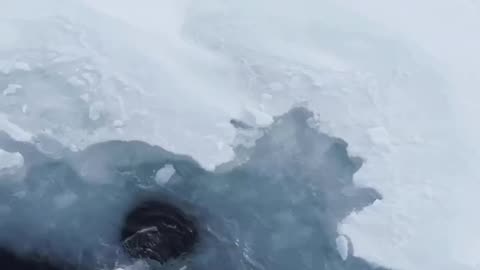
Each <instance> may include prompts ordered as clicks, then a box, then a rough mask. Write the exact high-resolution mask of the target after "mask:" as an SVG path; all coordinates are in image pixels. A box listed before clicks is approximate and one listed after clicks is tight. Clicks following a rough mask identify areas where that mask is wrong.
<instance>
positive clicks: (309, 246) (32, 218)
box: [0, 108, 385, 270]
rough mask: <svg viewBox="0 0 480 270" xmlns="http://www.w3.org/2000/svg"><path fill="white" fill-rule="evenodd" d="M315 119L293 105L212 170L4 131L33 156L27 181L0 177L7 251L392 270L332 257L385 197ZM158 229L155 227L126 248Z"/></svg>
mask: <svg viewBox="0 0 480 270" xmlns="http://www.w3.org/2000/svg"><path fill="white" fill-rule="evenodd" d="M311 117H312V113H310V112H309V111H307V110H305V109H301V108H297V109H293V110H292V111H290V112H289V113H287V114H285V115H283V116H281V117H278V118H276V119H275V121H274V123H273V124H272V125H271V126H270V127H269V128H266V129H264V130H263V131H262V132H263V133H264V135H263V136H262V137H261V138H260V139H258V140H256V142H255V146H254V147H251V148H248V147H247V148H242V149H241V151H243V156H245V157H247V158H245V159H242V161H241V162H235V161H234V162H232V163H231V164H234V165H232V166H229V165H228V164H227V165H226V166H224V168H227V169H223V170H218V171H217V172H209V171H205V170H204V169H202V168H201V167H200V166H199V165H198V164H197V163H196V162H195V161H194V160H192V159H191V158H189V157H187V156H181V155H176V154H173V153H170V152H168V151H165V150H164V149H162V148H160V147H156V146H151V145H148V144H146V143H143V142H138V141H132V142H122V141H110V142H105V143H99V144H95V145H92V146H90V147H88V148H87V149H85V150H84V151H81V152H77V153H73V152H69V151H67V150H64V151H63V152H62V153H61V155H60V157H58V151H57V152H56V153H57V155H56V157H49V156H47V155H44V154H42V153H41V152H39V151H38V150H36V147H34V146H33V145H31V144H28V143H21V142H16V141H14V140H12V139H11V138H9V137H8V136H5V135H3V136H1V135H0V147H1V148H3V149H5V150H8V151H12V152H20V153H22V155H24V158H25V160H26V166H25V168H24V171H23V174H22V177H21V178H22V179H23V181H21V182H15V183H12V182H9V179H10V178H12V176H11V175H9V176H4V178H5V179H0V209H3V210H2V211H0V247H2V248H4V249H5V250H8V252H11V254H20V253H21V254H36V253H39V254H42V255H46V256H47V257H48V258H58V261H60V262H68V263H70V264H72V265H74V266H75V267H74V268H71V269H112V268H113V267H114V266H118V265H125V264H129V263H131V262H132V261H133V258H132V257H142V258H145V257H147V258H151V259H154V260H157V261H159V262H161V263H162V264H160V265H159V264H155V263H153V262H152V263H151V269H178V268H180V267H182V266H183V265H186V266H188V268H189V269H195V270H223V269H230V270H234V269H239V270H240V269H266V270H268V269H276V270H288V269H307V270H310V269H311V270H322V269H323V270H373V269H385V268H382V267H376V266H373V265H371V264H369V263H368V262H366V261H364V260H362V259H361V258H357V257H355V256H353V255H350V256H349V257H348V258H347V259H346V260H343V259H342V258H341V256H340V255H339V254H338V252H337V249H336V238H337V236H338V233H337V226H338V223H339V222H341V220H343V219H344V218H345V217H346V216H347V215H349V214H350V213H351V212H352V211H359V210H361V209H362V208H364V207H367V206H368V205H370V204H371V203H373V202H374V201H375V200H377V199H381V196H380V194H378V193H377V192H376V191H375V190H373V189H370V188H359V187H357V186H355V185H354V183H353V175H354V173H355V172H356V171H357V170H358V169H359V168H360V166H361V163H362V162H361V159H359V158H354V157H350V156H349V155H348V153H347V144H346V142H344V141H343V140H340V139H337V138H332V137H330V136H328V135H326V134H323V133H319V132H318V131H317V130H316V129H314V128H312V127H311V126H310V125H309V124H308V123H309V121H310V119H311ZM239 128H241V127H239ZM237 150H238V149H237ZM166 165H171V166H173V168H175V173H174V174H173V175H172V177H171V179H170V180H169V182H168V183H167V184H165V185H162V186H160V185H158V184H156V182H155V173H156V171H157V170H159V169H161V168H163V167H164V166H166ZM0 178H2V177H0ZM13 178H15V177H13ZM17 178H19V176H17ZM145 202H149V203H147V205H146V206H145V205H143V203H145ZM152 202H153V203H152ZM158 202H161V203H158ZM139 205H140V209H144V210H146V211H145V212H143V210H142V211H140V212H138V211H136V209H135V208H136V206H139ZM142 205H143V206H142ZM166 205H168V207H166ZM137 209H138V208H137ZM150 213H153V214H151V215H150ZM158 213H160V215H158ZM164 214H166V215H164ZM190 217H192V218H190ZM165 218H166V219H165ZM162 220H163V221H165V220H168V221H167V224H166V225H159V224H158V222H160V223H161V222H162ZM125 221H126V223H127V224H125V223H124V222H125ZM150 221H152V222H150ZM152 225H155V226H153V227H156V230H157V231H158V232H155V233H153V234H152V233H151V232H152V231H151V230H144V231H143V232H145V233H140V234H139V235H137V236H135V239H134V240H135V241H133V242H130V243H127V244H125V241H124V240H125V239H127V238H128V237H129V236H132V235H134V234H135V233H136V232H138V231H139V230H142V229H143V228H147V229H148V228H149V227H150V228H151V227H152ZM174 226H176V227H177V228H180V231H179V232H176V231H174V230H170V229H169V228H170V227H174ZM165 235H166V236H168V237H166V238H165V237H164V236H165ZM119 236H120V237H119ZM170 236H171V238H170ZM146 239H148V240H146ZM165 239H167V240H165ZM148 245H150V247H153V250H152V251H148V250H146V249H145V247H146V246H148ZM164 245H165V246H164ZM125 246H126V247H127V249H126V252H125V250H124V247H125ZM129 247H130V248H129ZM131 247H133V248H131ZM25 252H26V253H25ZM350 254H353V252H351V251H350ZM175 258H176V259H175ZM0 259H1V258H0ZM165 262H168V264H165ZM1 265H2V261H0V266H1ZM11 270H15V268H12V269H11Z"/></svg>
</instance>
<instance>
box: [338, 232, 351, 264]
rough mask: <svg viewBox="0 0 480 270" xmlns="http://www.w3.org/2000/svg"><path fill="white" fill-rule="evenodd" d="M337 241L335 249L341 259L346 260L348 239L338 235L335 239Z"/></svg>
mask: <svg viewBox="0 0 480 270" xmlns="http://www.w3.org/2000/svg"><path fill="white" fill-rule="evenodd" d="M336 243H337V251H338V253H339V254H340V257H342V260H344V261H345V260H346V259H347V257H348V253H349V251H348V239H347V237H345V236H344V235H339V236H338V237H337V240H336Z"/></svg>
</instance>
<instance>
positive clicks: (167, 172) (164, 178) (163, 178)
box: [155, 164, 175, 186]
mask: <svg viewBox="0 0 480 270" xmlns="http://www.w3.org/2000/svg"><path fill="white" fill-rule="evenodd" d="M174 174H175V168H174V167H173V166H172V165H171V164H167V165H165V166H163V167H162V168H161V169H160V170H158V171H157V173H156V174H155V182H156V183H157V184H158V185H162V186H163V185H165V184H166V183H168V181H170V179H171V178H172V176H173V175H174Z"/></svg>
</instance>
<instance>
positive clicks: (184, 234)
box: [121, 201, 198, 262]
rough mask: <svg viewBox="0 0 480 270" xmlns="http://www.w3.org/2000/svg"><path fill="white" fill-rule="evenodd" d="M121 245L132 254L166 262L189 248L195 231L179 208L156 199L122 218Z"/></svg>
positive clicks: (195, 236) (188, 218) (194, 236)
mask: <svg viewBox="0 0 480 270" xmlns="http://www.w3.org/2000/svg"><path fill="white" fill-rule="evenodd" d="M121 239H122V241H123V247H124V249H125V250H126V251H127V253H129V254H130V255H131V256H132V257H135V258H148V259H152V260H156V261H158V262H166V261H168V260H169V259H175V258H178V257H180V256H182V255H185V254H187V253H188V252H190V251H192V249H193V247H194V245H195V243H196V242H197V241H198V232H197V229H196V228H195V224H194V222H193V220H191V218H190V217H187V215H186V214H185V213H184V212H183V211H182V210H181V209H179V208H177V207H175V206H173V205H171V204H169V203H166V202H160V201H145V202H143V203H141V204H140V205H138V206H137V207H135V208H134V209H133V210H132V211H131V212H130V213H129V214H128V215H127V217H126V218H125V223H124V225H123V228H122V232H121Z"/></svg>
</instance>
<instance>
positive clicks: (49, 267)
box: [0, 248, 67, 270]
mask: <svg viewBox="0 0 480 270" xmlns="http://www.w3.org/2000/svg"><path fill="white" fill-rule="evenodd" d="M0 269H4V270H67V268H64V267H59V266H57V265H54V264H52V263H51V262H50V261H49V260H47V259H46V258H42V257H40V256H38V255H32V254H29V255H17V254H15V253H13V252H11V251H9V250H7V249H5V248H0Z"/></svg>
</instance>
